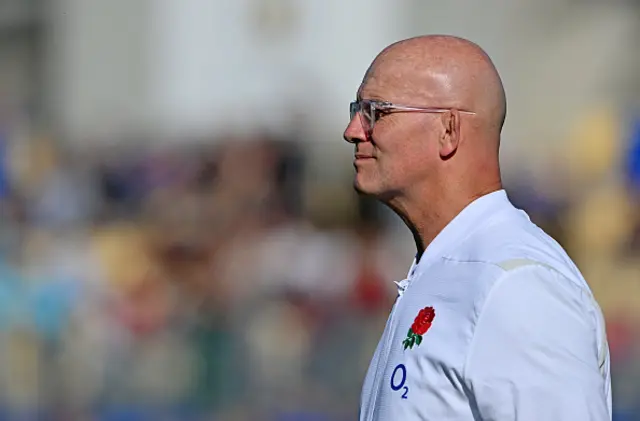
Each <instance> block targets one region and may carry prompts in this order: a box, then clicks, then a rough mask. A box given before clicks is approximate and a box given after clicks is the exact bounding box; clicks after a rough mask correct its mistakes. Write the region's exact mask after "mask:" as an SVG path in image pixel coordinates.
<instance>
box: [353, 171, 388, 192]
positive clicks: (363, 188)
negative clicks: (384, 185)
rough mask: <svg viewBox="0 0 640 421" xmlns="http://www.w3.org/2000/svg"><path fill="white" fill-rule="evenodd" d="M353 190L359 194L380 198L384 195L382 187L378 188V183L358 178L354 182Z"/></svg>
mask: <svg viewBox="0 0 640 421" xmlns="http://www.w3.org/2000/svg"><path fill="white" fill-rule="evenodd" d="M353 188H354V190H355V191H356V192H358V194H362V195H366V196H373V197H378V196H380V195H381V194H382V193H383V192H382V189H381V188H380V186H377V185H376V183H372V182H366V181H364V180H359V179H358V177H357V176H356V179H355V180H354V181H353Z"/></svg>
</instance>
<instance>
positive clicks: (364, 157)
mask: <svg viewBox="0 0 640 421" xmlns="http://www.w3.org/2000/svg"><path fill="white" fill-rule="evenodd" d="M355 158H356V159H373V158H374V157H373V156H371V155H366V154H363V153H357V154H355Z"/></svg>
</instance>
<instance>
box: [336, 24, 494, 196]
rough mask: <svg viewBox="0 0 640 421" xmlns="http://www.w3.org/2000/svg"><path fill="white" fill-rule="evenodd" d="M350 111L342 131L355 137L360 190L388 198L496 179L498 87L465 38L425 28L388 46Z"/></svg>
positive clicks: (483, 60)
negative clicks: (425, 33)
mask: <svg viewBox="0 0 640 421" xmlns="http://www.w3.org/2000/svg"><path fill="white" fill-rule="evenodd" d="M351 111H352V118H351V121H350V123H349V125H348V126H347V128H346V130H345V132H344V138H345V140H347V141H348V142H352V143H354V144H355V149H356V151H355V154H356V159H355V161H354V165H355V167H356V179H355V187H356V189H357V190H358V191H360V192H362V193H365V194H372V195H374V196H377V197H378V198H380V199H382V200H385V201H389V200H393V199H394V198H396V197H398V196H403V195H410V194H411V190H420V191H422V192H424V191H425V190H427V191H429V190H431V191H434V190H438V189H445V188H446V189H462V190H472V189H473V188H480V189H481V188H482V186H475V187H474V185H475V184H478V183H481V182H482V179H483V178H484V177H486V176H487V175H488V174H490V175H492V176H494V177H495V176H496V174H497V177H498V179H499V168H498V148H499V143H500V132H501V129H502V125H503V123H504V119H505V114H506V101H505V94H504V89H503V87H502V82H501V80H500V76H499V75H498V72H497V71H496V69H495V67H494V66H493V63H492V62H491V60H490V58H489V57H488V56H487V54H486V53H485V52H484V51H483V50H482V49H481V48H480V47H478V46H477V45H476V44H473V43H472V42H469V41H467V40H464V39H460V38H456V37H451V36H441V35H432V36H423V37H417V38H411V39H408V40H404V41H400V42H398V43H395V44H393V45H391V46H389V47H387V48H386V49H385V50H383V51H382V52H381V53H380V54H379V55H378V56H377V57H376V59H375V60H374V62H373V63H372V64H371V66H370V67H369V69H368V70H367V73H366V74H365V76H364V79H363V81H362V84H361V85H360V89H359V90H358V94H357V101H356V103H354V104H352V110H351ZM467 184H468V185H467Z"/></svg>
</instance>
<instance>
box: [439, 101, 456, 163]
mask: <svg viewBox="0 0 640 421" xmlns="http://www.w3.org/2000/svg"><path fill="white" fill-rule="evenodd" d="M442 125H443V128H444V130H443V132H442V136H441V137H440V157H441V158H448V157H450V156H452V155H453V154H454V153H455V152H456V150H458V146H459V144H460V112H459V111H458V110H456V109H452V110H450V111H447V112H446V113H443V114H442Z"/></svg>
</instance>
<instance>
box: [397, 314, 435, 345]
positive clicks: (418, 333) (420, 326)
mask: <svg viewBox="0 0 640 421" xmlns="http://www.w3.org/2000/svg"><path fill="white" fill-rule="evenodd" d="M435 317H436V311H435V310H434V308H433V307H425V308H423V309H422V310H420V312H419V313H418V315H417V316H416V319H415V320H414V321H413V324H412V325H411V328H410V329H409V332H408V333H407V338H406V339H405V340H404V341H403V342H402V344H403V345H404V349H407V348H413V345H420V344H421V343H422V335H424V334H425V333H427V331H428V330H429V328H430V327H431V323H433V319H435Z"/></svg>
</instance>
